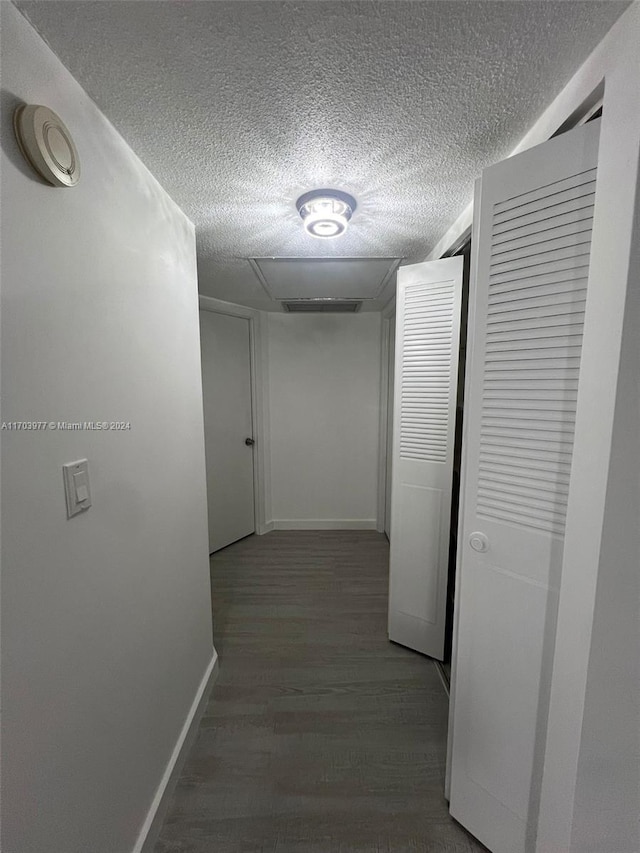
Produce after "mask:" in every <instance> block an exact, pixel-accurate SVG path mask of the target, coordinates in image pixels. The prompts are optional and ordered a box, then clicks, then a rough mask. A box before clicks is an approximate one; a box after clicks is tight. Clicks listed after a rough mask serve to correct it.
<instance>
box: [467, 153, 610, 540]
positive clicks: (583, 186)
mask: <svg viewBox="0 0 640 853" xmlns="http://www.w3.org/2000/svg"><path fill="white" fill-rule="evenodd" d="M594 194H595V169H592V170H589V171H587V172H583V173H582V174H580V175H574V176H571V177H570V178H567V179H565V180H563V181H559V182H558V183H557V184H556V185H551V186H547V187H543V188H540V189H538V190H535V191H533V192H530V193H526V194H524V195H523V196H520V197H518V196H516V197H515V198H512V199H509V200H508V201H505V202H501V203H500V204H496V205H495V206H494V215H493V228H492V237H493V239H492V251H491V260H490V268H489V295H488V310H487V327H486V346H485V379H484V388H483V399H482V413H481V421H480V441H481V448H480V460H481V464H480V466H479V472H478V474H479V476H478V496H477V511H478V514H479V515H482V516H485V517H488V518H490V519H494V520H502V521H507V522H510V523H511V524H516V525H523V526H525V527H528V528H534V529H537V530H544V531H547V532H550V533H555V534H559V533H562V532H563V530H564V524H565V516H566V505H567V499H566V494H567V492H568V482H569V471H570V461H571V452H572V449H573V434H574V426H575V412H576V398H577V393H576V389H577V383H578V372H579V369H580V354H581V348H582V331H583V320H584V307H585V299H586V284H587V278H586V277H587V273H588V262H589V252H590V244H591V226H592V210H593V204H594ZM560 217H562V222H561V224H558V225H557V226H556V227H554V225H555V224H556V223H559V221H560Z"/></svg>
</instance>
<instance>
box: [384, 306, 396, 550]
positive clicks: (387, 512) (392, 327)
mask: <svg viewBox="0 0 640 853" xmlns="http://www.w3.org/2000/svg"><path fill="white" fill-rule="evenodd" d="M395 358H396V318H395V317H393V319H392V320H391V322H390V324H389V373H388V376H389V387H388V389H387V477H386V482H385V486H386V497H385V502H384V532H385V533H386V534H387V538H388V539H389V541H391V477H392V475H393V385H394V370H395V363H396V361H395Z"/></svg>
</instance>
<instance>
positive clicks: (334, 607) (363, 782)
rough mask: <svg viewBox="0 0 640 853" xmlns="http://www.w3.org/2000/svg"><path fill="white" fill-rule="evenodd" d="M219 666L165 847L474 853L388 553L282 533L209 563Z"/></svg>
mask: <svg viewBox="0 0 640 853" xmlns="http://www.w3.org/2000/svg"><path fill="white" fill-rule="evenodd" d="M211 577H212V597H213V609H214V635H215V644H216V648H217V649H218V653H219V655H220V673H219V676H218V680H217V682H216V684H215V686H214V688H213V693H212V697H211V700H210V702H209V705H208V707H207V710H206V713H205V715H204V718H203V720H202V723H201V726H200V730H199V734H198V739H197V742H196V744H195V746H194V748H193V750H192V752H191V755H190V757H189V759H188V761H187V763H186V765H185V768H184V772H183V774H182V777H181V778H180V780H179V782H178V785H177V787H176V791H175V794H174V797H173V801H172V804H171V807H170V810H169V814H168V816H167V819H166V821H165V824H164V826H163V828H162V831H161V834H160V838H159V841H158V843H157V845H156V848H155V853H205V852H206V853H294V852H295V853H356V851H357V853H364V851H366V852H367V853H412V851H425V853H436V851H437V853H471V851H481V850H484V849H485V848H484V847H483V846H482V845H480V844H479V843H478V842H476V841H475V840H474V839H473V838H472V837H471V836H470V835H468V834H467V833H466V832H465V831H464V830H463V829H462V828H461V827H460V826H459V825H458V824H456V823H455V822H454V821H453V820H452V819H451V817H450V816H449V813H448V810H447V805H446V802H445V800H444V797H443V782H444V765H445V753H446V723H447V697H446V694H445V692H444V689H443V686H442V683H441V681H440V677H439V675H438V673H437V671H436V669H435V666H434V664H433V663H432V662H431V661H430V660H429V659H428V658H425V657H422V656H421V655H418V654H416V653H414V652H411V651H409V650H408V649H405V648H402V647H401V646H397V645H394V644H392V643H390V642H389V641H388V639H387V633H386V618H387V587H388V545H387V541H386V539H385V537H384V536H382V535H380V534H378V533H374V532H371V531H321V532H311V531H274V532H272V533H269V534H267V535H265V536H260V537H258V536H251V537H249V538H248V539H245V540H242V541H241V542H238V543H236V544H235V545H231V546H230V547H228V548H226V549H225V550H223V551H220V552H218V553H217V554H214V556H213V557H212V559H211Z"/></svg>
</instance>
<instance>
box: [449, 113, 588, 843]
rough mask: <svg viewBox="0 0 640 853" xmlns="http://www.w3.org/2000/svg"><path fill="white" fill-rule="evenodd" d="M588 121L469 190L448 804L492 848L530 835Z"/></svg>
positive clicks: (573, 388) (579, 313) (575, 352)
mask: <svg viewBox="0 0 640 853" xmlns="http://www.w3.org/2000/svg"><path fill="white" fill-rule="evenodd" d="M598 125H599V123H598V122H593V123H591V124H589V125H587V126H585V127H582V128H579V129H578V130H575V131H572V132H571V133H567V134H564V135H562V136H560V137H558V138H556V139H554V140H551V141H550V142H548V143H545V144H544V145H541V146H538V147H537V148H533V149H531V150H529V151H526V152H524V153H523V154H521V155H519V156H517V157H513V158H510V159H509V160H507V161H504V162H503V163H499V164H498V165H497V166H494V167H492V168H490V169H487V170H486V171H485V172H484V174H483V178H482V184H481V190H480V197H479V199H478V198H477V199H476V217H477V221H476V223H475V226H474V239H477V241H478V245H477V247H476V255H475V257H476V264H475V269H474V270H473V271H472V294H471V300H472V301H473V311H472V316H473V317H474V327H473V334H472V336H471V338H472V341H473V344H472V347H471V348H470V351H469V352H470V355H469V363H468V368H467V369H468V371H469V381H468V385H467V388H468V394H467V408H466V417H465V421H466V429H465V441H466V448H465V463H464V471H463V489H464V503H463V507H464V509H463V515H462V525H461V535H460V539H459V548H460V556H459V578H458V585H457V591H458V600H457V608H458V637H457V652H456V662H455V691H454V692H455V706H454V709H453V731H452V737H453V744H452V760H451V813H452V814H453V815H454V817H456V818H457V819H458V820H459V821H460V822H461V823H462V824H463V825H464V826H466V827H467V828H468V829H469V830H470V831H471V832H472V833H473V834H474V835H476V836H477V837H478V838H479V839H480V840H481V841H482V842H483V843H484V844H486V845H487V846H488V847H489V849H490V850H492V851H494V853H525V850H527V849H531V848H530V846H527V844H530V841H531V836H530V833H531V831H532V829H531V826H532V821H531V820H530V819H531V818H532V819H535V799H536V779H537V778H538V776H539V772H540V767H539V764H538V761H539V757H540V756H541V754H542V750H543V748H544V743H543V736H544V725H545V723H546V713H547V706H546V698H545V697H546V691H547V686H548V682H549V678H550V666H551V656H552V652H553V640H554V634H555V616H556V608H557V595H558V589H559V582H560V572H561V567H562V550H563V535H564V525H565V518H566V513H567V502H568V491H569V488H568V487H569V478H570V472H571V454H572V449H573V434H574V425H575V413H576V400H577V389H578V383H579V373H580V353H581V346H582V328H583V319H584V310H585V303H586V298H587V277H588V271H589V252H590V244H591V217H592V214H593V208H594V199H595V178H596V166H597V150H598V135H599V126H598ZM472 534H481V536H480V537H476V539H475V540H474V539H473V537H472ZM483 537H484V538H483ZM472 541H474V543H475V545H476V546H477V547H479V548H480V549H481V550H474V549H473V547H472V545H471V542H472ZM483 547H484V548H485V549H484V550H482V548H483ZM527 839H529V840H528V841H527Z"/></svg>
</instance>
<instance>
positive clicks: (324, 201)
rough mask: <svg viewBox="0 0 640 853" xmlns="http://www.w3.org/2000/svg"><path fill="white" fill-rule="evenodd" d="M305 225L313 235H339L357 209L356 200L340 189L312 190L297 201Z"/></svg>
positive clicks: (345, 228)
mask: <svg viewBox="0 0 640 853" xmlns="http://www.w3.org/2000/svg"><path fill="white" fill-rule="evenodd" d="M296 207H297V208H298V213H299V214H300V216H301V217H302V220H303V222H304V227H305V229H306V230H307V233H308V234H311V236H312V237H325V238H326V237H339V236H340V234H344V232H345V231H346V230H347V224H348V222H349V220H350V219H351V217H352V215H353V211H354V210H355V209H356V200H355V198H354V197H353V196H351V195H349V194H348V193H343V192H341V191H340V190H312V191H311V192H308V193H305V194H304V195H301V196H300V198H299V199H298V201H297V202H296Z"/></svg>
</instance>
